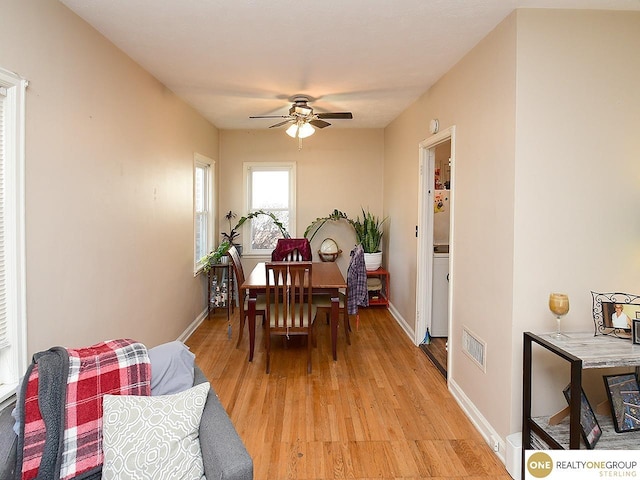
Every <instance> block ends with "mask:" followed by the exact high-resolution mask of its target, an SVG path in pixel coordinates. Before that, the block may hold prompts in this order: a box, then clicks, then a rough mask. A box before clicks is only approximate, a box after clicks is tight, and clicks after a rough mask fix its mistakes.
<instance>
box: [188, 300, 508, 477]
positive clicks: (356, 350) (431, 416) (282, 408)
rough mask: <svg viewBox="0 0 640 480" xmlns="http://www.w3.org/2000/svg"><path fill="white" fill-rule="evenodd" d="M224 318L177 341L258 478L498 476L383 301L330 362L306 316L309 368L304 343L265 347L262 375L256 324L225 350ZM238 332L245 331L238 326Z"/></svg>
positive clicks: (325, 329) (325, 336) (500, 470)
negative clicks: (312, 340)
mask: <svg viewBox="0 0 640 480" xmlns="http://www.w3.org/2000/svg"><path fill="white" fill-rule="evenodd" d="M233 320H234V322H233V325H234V328H233V338H232V339H228V337H227V322H226V318H224V319H222V318H214V319H211V320H205V321H204V322H203V324H202V325H201V326H200V327H198V329H197V330H196V331H195V332H194V334H193V335H192V336H191V337H190V338H189V340H188V341H187V342H186V343H187V345H189V347H190V348H191V350H192V351H193V352H194V353H195V355H196V363H197V364H198V366H199V367H200V368H201V369H202V370H203V372H204V373H205V374H206V376H207V377H208V378H209V380H210V382H211V385H212V386H213V388H214V389H215V391H216V392H217V393H218V395H219V397H220V401H221V402H222V404H223V405H224V407H225V408H226V410H227V412H228V413H229V415H230V417H231V420H232V421H233V423H234V425H235V427H236V429H237V431H238V433H239V434H240V437H241V438H242V439H243V441H244V443H245V446H246V447H247V450H248V451H249V454H250V455H251V456H252V458H253V461H254V478H255V479H256V480H261V479H269V480H271V479H342V478H349V479H373V478H376V479H380V478H385V479H391V478H403V479H412V478H413V479H417V478H430V479H465V480H472V479H473V480H480V479H490V478H491V479H503V480H510V478H511V477H510V476H509V475H508V473H507V471H506V469H505V468H504V466H503V464H502V463H501V462H500V460H499V459H498V458H497V457H496V456H495V454H494V453H493V451H492V450H491V449H490V448H489V446H488V445H487V444H486V443H485V441H484V440H483V439H482V437H481V436H480V434H479V433H478V432H477V431H476V430H475V428H474V427H473V426H472V425H471V423H470V422H469V421H468V420H467V418H466V417H465V415H464V413H463V412H462V410H461V409H460V408H459V407H458V405H457V403H456V402H455V400H453V399H452V398H451V395H450V394H449V392H448V391H447V388H446V384H445V381H444V379H443V378H442V375H441V374H440V373H439V372H438V370H437V369H436V368H435V367H434V366H433V364H432V363H431V362H430V361H429V359H428V358H427V357H426V355H425V354H424V353H423V352H422V351H421V350H420V349H419V348H418V347H416V346H414V345H413V344H412V343H411V342H410V341H409V339H408V338H407V336H406V334H405V333H404V332H403V331H402V330H401V328H400V327H399V326H398V325H397V323H396V322H395V320H394V319H393V318H392V317H391V315H390V314H389V313H388V311H387V310H386V309H378V308H370V309H362V310H360V328H359V330H357V331H356V327H355V319H353V318H352V328H353V332H352V335H351V343H352V344H351V345H347V344H346V341H345V337H344V330H343V329H342V326H341V328H340V330H339V338H338V339H339V343H338V361H337V362H334V361H333V360H332V359H331V341H330V335H329V334H330V330H329V326H328V325H327V324H326V323H325V320H324V316H323V315H320V316H319V317H318V320H317V322H316V335H317V347H314V349H313V359H312V360H313V372H312V373H311V374H307V371H306V345H305V343H304V339H296V338H293V337H292V338H291V340H290V341H289V342H288V345H287V346H286V348H285V346H284V344H283V343H284V342H281V341H279V339H278V340H277V341H275V342H274V343H273V344H272V347H271V357H272V358H271V374H269V375H267V374H266V373H265V363H264V343H263V342H264V340H263V337H262V328H260V327H259V326H258V327H257V328H256V330H257V335H256V353H255V358H254V361H253V362H252V363H249V362H248V361H247V358H248V350H249V339H248V337H246V336H245V338H243V340H242V343H241V347H240V348H239V349H236V348H235V345H236V339H237V337H236V335H237V332H238V328H237V310H236V314H235V318H234V319H233ZM245 335H246V333H245Z"/></svg>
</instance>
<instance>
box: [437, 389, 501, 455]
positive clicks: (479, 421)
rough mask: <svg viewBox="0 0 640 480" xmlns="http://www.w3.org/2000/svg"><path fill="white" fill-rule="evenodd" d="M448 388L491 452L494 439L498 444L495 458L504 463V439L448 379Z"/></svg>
mask: <svg viewBox="0 0 640 480" xmlns="http://www.w3.org/2000/svg"><path fill="white" fill-rule="evenodd" d="M447 384H448V386H449V391H450V392H451V395H453V398H454V399H455V400H456V402H458V405H460V408H462V410H463V411H464V413H465V414H466V415H467V418H469V420H471V423H473V425H474V426H475V427H476V430H478V432H480V435H482V437H483V438H484V440H485V442H487V444H489V446H490V447H491V449H492V450H493V445H494V439H495V440H496V441H497V442H498V451H497V452H496V451H495V450H494V452H495V454H496V455H497V457H498V458H499V459H500V461H501V462H502V463H505V461H506V457H505V453H506V443H505V440H504V438H501V437H500V435H499V434H498V432H496V431H495V430H494V429H493V427H492V426H491V424H490V423H489V422H488V421H487V419H486V418H484V416H483V415H482V414H481V413H480V411H479V410H478V409H477V408H476V407H475V405H474V404H473V402H471V400H470V399H469V397H467V396H466V395H465V393H464V391H462V389H461V388H460V386H459V385H458V384H457V383H456V382H455V381H454V380H452V379H449V380H448V382H447Z"/></svg>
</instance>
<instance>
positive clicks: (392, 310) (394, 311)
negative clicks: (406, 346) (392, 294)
mask: <svg viewBox="0 0 640 480" xmlns="http://www.w3.org/2000/svg"><path fill="white" fill-rule="evenodd" d="M389 313H390V314H391V316H392V317H393V318H395V320H396V322H398V325H400V328H402V330H404V333H406V334H407V337H409V338H410V339H411V341H412V342H413V341H414V337H415V332H414V330H413V326H411V325H409V323H407V321H406V320H405V319H404V317H403V316H402V315H400V312H398V310H397V309H396V307H394V306H393V304H392V303H389ZM414 343H415V342H414Z"/></svg>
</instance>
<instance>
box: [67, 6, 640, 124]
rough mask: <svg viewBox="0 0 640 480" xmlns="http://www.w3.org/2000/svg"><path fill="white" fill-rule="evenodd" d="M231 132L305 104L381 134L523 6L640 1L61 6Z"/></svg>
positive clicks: (584, 7)
mask: <svg viewBox="0 0 640 480" xmlns="http://www.w3.org/2000/svg"><path fill="white" fill-rule="evenodd" d="M60 1H61V2H62V3H63V4H65V5H67V6H68V7H69V8H70V9H71V10H73V11H74V12H75V13H76V14H78V15H79V16H80V17H82V18H83V19H84V20H86V21H87V22H88V23H90V24H91V25H92V26H93V27H95V28H96V29H97V30H98V31H100V32H101V33H102V34H103V35H104V36H105V37H107V38H108V39H109V40H111V41H112V42H113V43H114V44H115V45H117V46H118V47H119V48H120V49H122V50H123V51H124V52H125V53H127V54H128V55H129V56H130V57H131V58H133V59H134V60H135V61H136V62H137V63H139V64H140V65H142V67H144V68H145V69H146V70H148V71H149V72H151V73H152V74H153V75H154V76H155V77H156V78H157V79H159V80H160V81H161V82H162V83H163V84H165V85H166V86H167V87H168V88H170V89H171V90H172V91H173V92H175V93H176V94H177V95H179V96H180V97H181V98H183V99H184V100H185V101H186V102H188V103H189V104H191V105H193V106H194V107H195V108H196V109H197V110H198V111H199V112H200V113H201V114H202V115H204V116H205V117H206V118H208V119H209V120H210V121H211V122H212V123H213V124H214V125H216V126H217V127H218V128H222V129H250V128H257V129H260V128H267V127H268V126H269V125H272V124H273V123H275V121H274V120H272V119H266V120H265V119H259V120H258V119H249V118H248V117H249V116H251V115H286V114H287V113H288V108H289V106H290V101H291V97H293V96H294V95H296V94H306V95H308V96H310V97H311V98H312V99H313V100H314V101H313V102H312V104H311V105H312V107H314V109H315V111H316V113H318V112H341V111H350V112H353V117H354V118H353V120H330V122H331V123H332V124H333V127H332V128H342V127H358V128H382V127H385V126H386V125H387V124H388V123H389V122H390V121H392V120H393V119H394V118H395V117H396V116H397V115H398V114H399V113H400V112H402V111H403V110H404V109H405V108H406V107H408V106H409V105H410V104H411V103H412V102H413V101H414V100H416V99H417V98H418V97H419V96H420V95H421V94H422V93H424V92H425V91H426V90H427V89H428V88H429V87H430V86H431V85H433V83H434V82H436V81H437V80H438V79H439V78H440V77H441V76H442V75H443V74H444V73H445V72H447V71H448V70H449V69H450V68H451V67H452V66H453V65H455V64H456V62H458V61H459V60H460V59H461V58H462V57H463V56H464V54H465V53H467V52H468V51H469V50H470V49H471V48H473V46H474V45H476V44H477V43H478V41H479V40H481V39H482V38H483V37H484V36H485V35H487V33H489V32H490V31H491V30H492V29H493V28H494V27H495V26H496V25H497V24H498V23H500V22H501V21H502V20H503V19H504V18H505V17H506V16H507V15H508V14H509V13H510V12H511V11H513V10H514V9H515V8H520V7H523V8H582V9H601V10H640V0H268V1H267V0H263V1H260V0H60Z"/></svg>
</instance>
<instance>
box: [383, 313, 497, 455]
mask: <svg viewBox="0 0 640 480" xmlns="http://www.w3.org/2000/svg"><path fill="white" fill-rule="evenodd" d="M389 313H391V315H392V316H393V318H394V319H395V320H396V322H398V325H400V327H401V328H402V330H404V332H405V333H406V334H407V336H408V337H409V338H410V339H411V341H412V342H413V341H414V337H415V331H414V328H413V326H411V325H409V324H408V323H407V322H406V320H405V319H404V318H403V317H402V315H400V313H399V312H398V310H397V309H396V308H395V307H394V306H393V305H392V304H391V303H390V304H389ZM414 343H415V342H414ZM447 384H448V387H449V391H450V392H451V395H452V396H453V398H454V400H455V401H456V402H457V403H458V405H460V408H462V410H463V411H464V413H465V415H466V416H467V418H469V420H470V421H471V423H472V424H473V426H474V427H475V428H476V430H478V432H480V435H482V437H483V438H484V440H485V442H487V444H488V445H489V447H491V449H492V450H493V446H494V439H495V441H497V442H498V451H497V452H495V450H494V452H495V454H496V456H497V457H498V458H499V459H500V461H501V462H502V463H505V462H506V441H505V439H503V438H501V437H500V435H499V434H498V433H497V432H496V431H495V430H494V429H493V427H492V426H491V424H490V423H489V422H488V421H487V420H486V418H484V416H483V415H482V414H481V413H480V411H479V410H478V409H477V408H476V406H475V405H474V404H473V402H472V401H471V400H470V399H469V397H467V396H466V395H465V393H464V391H463V390H462V389H461V388H460V386H459V385H458V384H457V383H456V382H455V381H454V380H452V379H448V381H447Z"/></svg>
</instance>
